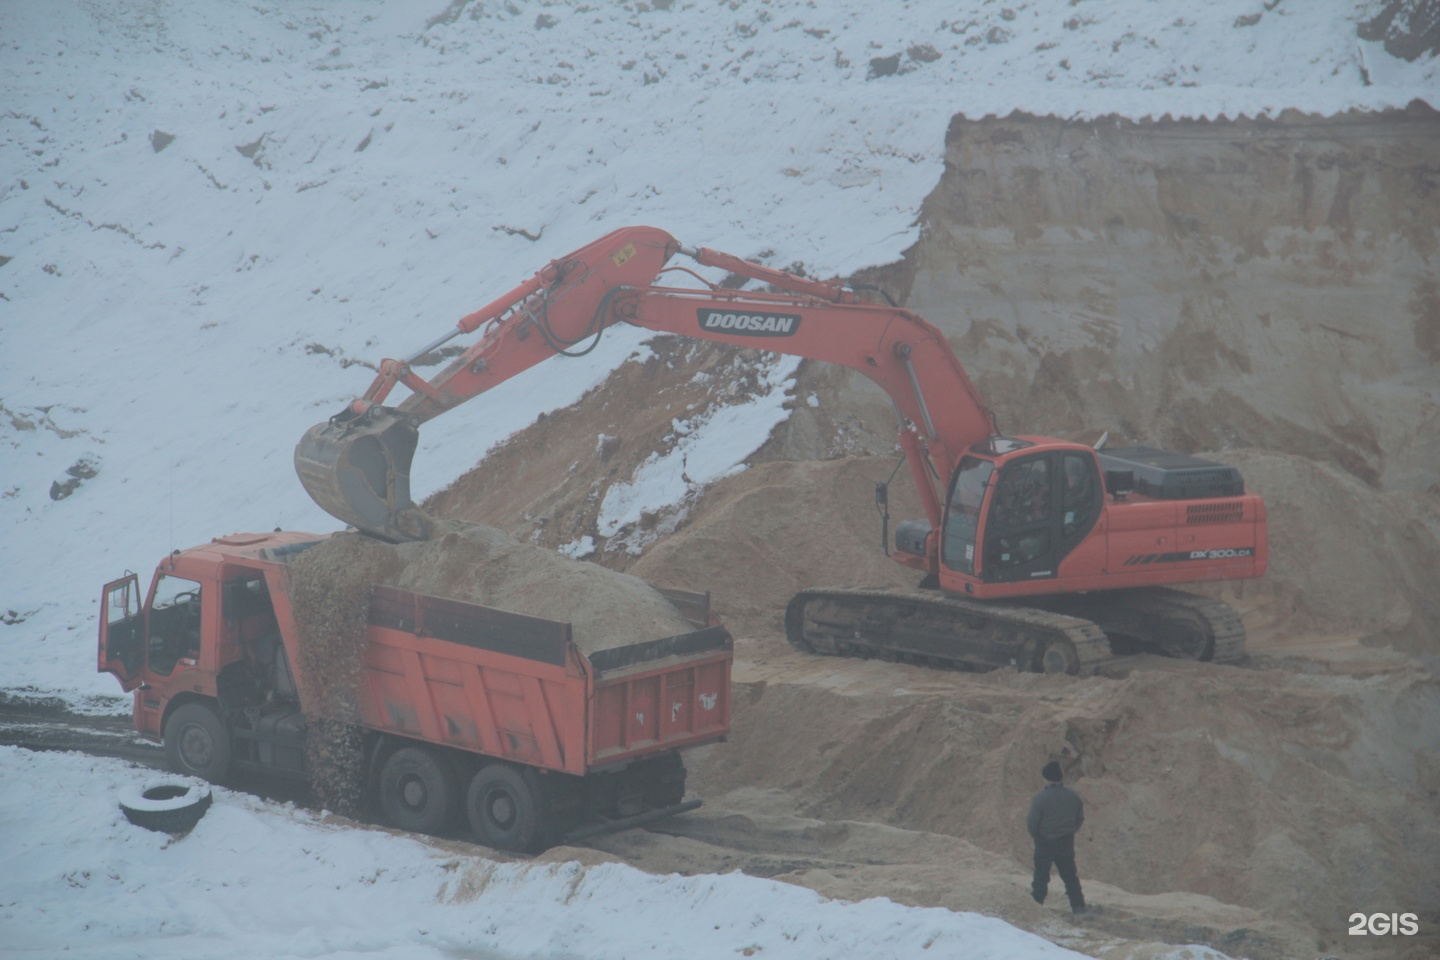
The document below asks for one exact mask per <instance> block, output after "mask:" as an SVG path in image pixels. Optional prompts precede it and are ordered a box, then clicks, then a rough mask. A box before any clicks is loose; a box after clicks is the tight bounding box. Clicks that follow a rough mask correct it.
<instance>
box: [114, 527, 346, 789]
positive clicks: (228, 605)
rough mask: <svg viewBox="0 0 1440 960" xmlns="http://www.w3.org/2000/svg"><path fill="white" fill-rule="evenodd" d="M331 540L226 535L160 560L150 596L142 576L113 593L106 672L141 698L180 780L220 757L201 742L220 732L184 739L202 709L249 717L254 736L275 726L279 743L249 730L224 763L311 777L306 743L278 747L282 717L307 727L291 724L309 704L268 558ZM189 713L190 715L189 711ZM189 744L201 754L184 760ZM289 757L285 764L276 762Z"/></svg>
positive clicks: (140, 709)
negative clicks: (286, 638)
mask: <svg viewBox="0 0 1440 960" xmlns="http://www.w3.org/2000/svg"><path fill="white" fill-rule="evenodd" d="M324 539H325V538H324V537H320V536H316V535H313V534H301V533H275V534H257V535H249V534H237V535H232V536H229V537H220V538H217V539H215V540H213V541H211V542H210V543H209V544H207V545H205V546H202V547H197V548H193V549H190V550H185V551H179V550H177V551H175V552H174V553H172V554H171V555H170V556H168V557H167V558H165V559H164V560H162V561H161V562H160V564H159V566H158V567H156V569H155V572H154V574H153V576H152V578H151V582H150V585H149V588H148V590H147V591H146V592H144V593H143V594H142V593H141V588H140V580H139V577H138V575H136V574H134V573H127V574H126V575H125V576H123V577H121V578H119V579H117V580H113V581H111V582H110V583H107V584H106V585H105V587H104V589H103V590H102V592H101V597H100V636H99V647H98V662H97V669H98V670H99V671H100V672H102V673H109V674H112V675H113V676H114V677H115V678H116V679H117V680H118V681H119V682H120V687H121V689H122V690H124V691H126V692H132V693H133V694H134V705H133V713H134V722H135V730H136V732H137V733H139V734H140V735H141V736H143V737H146V738H147V739H150V740H154V741H157V742H164V743H165V744H166V748H167V750H168V751H169V752H170V754H171V761H172V763H173V764H174V765H176V766H177V767H179V768H180V769H182V770H183V771H185V772H194V773H199V774H201V775H204V772H205V770H206V769H207V768H208V767H209V766H210V765H211V763H213V761H214V760H215V759H216V757H215V756H214V751H215V750H216V747H215V745H213V744H206V743H204V742H203V741H204V739H205V738H204V737H203V736H201V735H200V734H204V733H207V732H208V733H209V734H211V735H212V737H211V739H214V737H213V734H215V732H216V731H215V730H214V729H213V724H212V729H211V730H209V731H204V730H201V731H196V732H194V734H193V735H192V736H190V737H189V738H188V741H187V738H186V737H185V736H184V731H183V729H181V728H183V727H184V726H185V725H184V724H179V725H177V724H176V723H175V720H174V718H175V717H176V716H177V715H179V716H181V717H182V718H183V717H190V718H192V720H193V718H194V717H196V716H203V715H201V714H200V713H199V711H200V710H205V711H208V712H209V713H210V714H211V715H214V716H216V717H217V718H218V717H219V716H224V715H227V714H230V713H235V712H244V711H246V710H247V708H248V710H249V713H250V717H249V720H250V721H251V722H250V723H249V724H248V725H246V726H247V727H248V729H249V731H250V732H254V730H256V729H265V728H268V729H269V730H270V731H271V733H272V736H268V737H262V738H257V737H254V736H249V737H247V736H245V735H244V734H243V733H242V734H241V736H240V737H239V738H238V739H237V740H236V742H235V744H234V746H235V748H236V749H234V750H227V751H226V753H225V759H227V760H228V761H231V762H232V764H234V765H239V766H244V765H246V764H247V763H256V764H258V765H262V766H264V767H265V768H266V769H267V770H276V771H277V772H281V773H289V774H292V775H299V774H301V773H303V763H302V762H301V750H300V746H299V741H298V740H297V736H298V734H292V735H290V736H282V737H281V738H280V743H279V744H278V745H277V742H276V739H275V737H274V736H273V733H274V732H275V731H277V730H279V729H281V728H283V727H285V726H286V724H284V723H281V722H280V721H281V720H282V719H283V718H291V720H290V723H289V726H290V727H292V728H294V727H298V726H299V724H298V723H297V722H296V721H295V719H294V718H296V717H298V715H299V713H300V706H299V697H298V692H297V689H296V684H295V678H294V673H293V671H292V669H291V666H290V663H289V658H288V656H287V653H286V649H285V645H284V643H283V642H282V638H281V628H280V623H279V619H278V616H277V611H276V605H275V603H274V601H273V599H272V594H271V587H272V585H271V583H270V582H269V579H268V578H273V577H275V576H276V575H277V571H276V570H275V569H274V565H273V564H266V563H262V562H260V560H261V557H262V556H273V555H274V554H276V553H277V552H290V553H293V552H298V551H299V550H301V549H304V548H305V547H307V546H310V545H313V544H315V543H319V542H321V541H322V540H324ZM255 548H261V549H263V551H264V553H263V554H262V553H261V552H260V551H259V550H257V549H255ZM280 592H282V593H283V590H282V591H280ZM281 612H282V613H286V612H288V611H285V610H283V609H282V611H281ZM187 705H192V708H191V709H189V710H185V711H184V712H183V713H182V708H184V707H186V706H187ZM204 720H205V721H206V722H207V723H208V722H209V718H208V717H204ZM167 726H169V727H170V728H171V729H169V730H167ZM225 739H226V740H227V742H228V741H229V739H230V738H229V737H226V738H225ZM242 741H243V742H242ZM187 743H188V746H189V747H191V748H193V752H191V753H186V747H187ZM277 746H278V749H277ZM282 757H283V758H284V759H285V761H286V762H279V763H277V762H276V761H277V760H279V759H281V758H282ZM207 760H209V761H210V762H208V763H207ZM262 761H263V762H262ZM229 765H231V764H227V766H229ZM217 779H218V778H217Z"/></svg>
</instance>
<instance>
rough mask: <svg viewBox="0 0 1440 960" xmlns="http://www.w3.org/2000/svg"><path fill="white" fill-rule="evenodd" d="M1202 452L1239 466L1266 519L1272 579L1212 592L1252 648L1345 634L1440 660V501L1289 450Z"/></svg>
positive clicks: (1242, 583)
mask: <svg viewBox="0 0 1440 960" xmlns="http://www.w3.org/2000/svg"><path fill="white" fill-rule="evenodd" d="M1204 456H1207V457H1211V458H1212V459H1215V460H1219V461H1222V462H1224V463H1228V464H1233V465H1234V466H1236V467H1239V468H1240V472H1241V474H1242V475H1243V476H1244V477H1245V484H1246V487H1247V489H1249V490H1251V491H1253V492H1255V493H1258V494H1260V496H1261V497H1262V498H1263V499H1264V500H1265V506H1266V511H1267V513H1268V516H1269V525H1270V569H1269V571H1268V572H1267V574H1266V575H1265V577H1264V578H1263V579H1262V580H1259V581H1249V582H1236V583H1233V584H1226V585H1225V586H1224V587H1222V588H1216V589H1215V590H1214V592H1216V594H1217V595H1218V596H1222V597H1224V598H1225V599H1226V600H1228V601H1230V602H1231V603H1232V604H1234V605H1235V606H1236V607H1237V608H1238V609H1240V611H1241V612H1242V614H1244V616H1245V619H1246V627H1247V629H1248V630H1249V631H1250V634H1251V638H1252V643H1251V648H1252V649H1260V648H1263V647H1264V646H1265V645H1266V644H1267V643H1268V642H1269V641H1271V640H1282V641H1283V640H1285V639H1288V638H1291V637H1296V636H1305V635H1326V634H1346V635H1351V636H1355V637H1358V638H1360V639H1362V640H1363V641H1364V642H1365V643H1367V644H1384V645H1388V646H1393V647H1395V648H1396V649H1399V650H1404V651H1406V652H1408V653H1415V654H1422V655H1428V656H1440V595H1437V594H1436V591H1435V570H1437V569H1440V502H1437V501H1436V499H1435V498H1434V497H1432V496H1429V495H1428V494H1423V493H1422V494H1410V493H1385V492H1382V491H1379V490H1376V489H1375V488H1373V487H1371V486H1368V485H1367V484H1365V483H1362V482H1361V481H1359V480H1357V479H1355V478H1354V477H1353V476H1350V475H1349V474H1347V473H1344V472H1343V471H1341V470H1339V469H1337V468H1336V467H1332V466H1329V465H1327V464H1323V463H1317V462H1315V461H1312V460H1307V459H1304V458H1302V457H1296V456H1291V455H1289V454H1283V453H1269V452H1264V451H1259V450H1230V451H1225V452H1224V453H1215V454H1204ZM1196 589H1199V588H1196Z"/></svg>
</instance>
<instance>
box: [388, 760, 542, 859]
mask: <svg viewBox="0 0 1440 960" xmlns="http://www.w3.org/2000/svg"><path fill="white" fill-rule="evenodd" d="M378 792H379V799H380V810H381V813H382V814H383V815H384V818H385V821H386V822H387V823H389V824H391V825H392V826H395V827H398V828H400V829H401V830H411V831H415V832H417V833H443V832H444V831H445V830H446V829H448V828H449V827H450V826H451V824H452V823H453V822H454V820H455V819H456V817H457V816H458V814H459V811H460V810H461V809H462V808H463V809H464V811H465V815H466V818H467V819H468V820H469V823H470V830H471V832H472V833H473V834H474V836H475V838H476V839H477V840H479V841H480V842H481V843H483V844H485V845H486V846H490V847H495V848H496V849H499V850H514V851H522V852H523V851H530V850H533V849H534V848H535V846H536V844H537V841H538V840H539V839H540V835H541V831H540V803H539V796H540V790H539V783H538V782H537V778H536V776H535V774H534V773H533V772H532V771H530V770H528V769H525V768H519V767H515V766H512V765H510V764H507V763H500V762H493V763H487V764H485V765H484V766H482V767H480V769H479V770H477V771H476V772H475V773H474V775H473V776H471V777H470V781H469V784H468V787H467V789H466V790H465V793H464V796H463V797H462V796H461V792H460V778H459V776H458V775H457V772H456V770H455V767H454V765H453V764H451V763H450V761H449V759H448V758H447V757H445V756H443V755H441V754H439V753H438V752H437V751H433V750H429V749H426V748H424V747H401V748H400V749H398V750H396V751H395V752H394V753H392V754H390V756H389V757H387V758H386V760H385V762H384V764H383V765H382V767H381V770H380V781H379V789H378Z"/></svg>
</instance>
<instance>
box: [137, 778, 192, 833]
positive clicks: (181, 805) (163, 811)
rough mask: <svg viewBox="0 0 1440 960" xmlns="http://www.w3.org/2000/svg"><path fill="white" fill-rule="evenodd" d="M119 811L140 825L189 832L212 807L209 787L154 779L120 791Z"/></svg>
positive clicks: (166, 830)
mask: <svg viewBox="0 0 1440 960" xmlns="http://www.w3.org/2000/svg"><path fill="white" fill-rule="evenodd" d="M119 799H120V812H121V813H123V814H125V819H126V820H129V821H130V822H131V823H133V824H135V826H137V827H144V828H145V829H146V830H155V831H157V832H159V833H188V832H189V831H190V830H192V829H194V827H195V824H197V823H199V822H200V818H201V817H203V816H205V811H206V810H209V809H210V799H211V798H210V788H209V787H207V786H205V785H204V784H201V783H194V782H188V781H181V780H151V781H149V782H147V783H142V784H137V785H135V786H129V787H126V788H124V789H123V790H121V791H120V798H119Z"/></svg>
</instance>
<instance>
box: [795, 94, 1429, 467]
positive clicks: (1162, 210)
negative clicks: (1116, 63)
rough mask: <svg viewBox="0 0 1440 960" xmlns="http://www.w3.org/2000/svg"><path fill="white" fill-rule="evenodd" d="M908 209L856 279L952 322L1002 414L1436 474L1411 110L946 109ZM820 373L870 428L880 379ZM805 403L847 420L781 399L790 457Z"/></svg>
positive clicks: (1021, 425) (1417, 114)
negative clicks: (937, 157) (896, 246)
mask: <svg viewBox="0 0 1440 960" xmlns="http://www.w3.org/2000/svg"><path fill="white" fill-rule="evenodd" d="M920 222H921V224H922V234H921V239H920V240H919V242H918V243H916V245H915V246H914V247H913V248H912V249H911V250H910V251H909V252H908V253H907V256H906V259H905V261H904V262H903V263H901V264H897V265H895V266H893V267H891V268H887V269H885V270H881V271H879V272H878V276H877V279H879V280H880V281H881V282H882V283H885V284H886V285H887V286H889V287H891V289H892V292H893V293H897V294H899V295H901V296H902V297H904V299H903V301H902V302H904V304H905V305H906V306H907V307H909V308H910V309H912V310H915V311H917V312H918V313H920V314H921V315H922V316H924V317H926V319H928V320H930V321H931V322H932V323H934V324H936V325H937V326H939V327H940V328H941V329H942V330H944V331H945V333H946V334H947V335H948V336H949V337H950V338H951V342H952V343H953V344H954V345H955V347H956V349H957V352H958V353H959V355H960V358H961V361H962V362H963V363H964V364H965V366H966V368H967V369H968V370H969V372H970V374H971V376H972V377H973V379H974V380H975V381H976V383H977V385H978V387H979V388H980V391H981V394H982V395H983V396H985V397H986V398H987V400H988V402H989V403H990V404H991V406H992V407H993V409H994V410H995V411H996V413H997V414H998V415H999V419H1000V426H1001V429H1002V430H1005V431H1007V432H1012V433H1051V434H1057V435H1065V434H1067V433H1069V432H1075V431H1082V430H1087V429H1091V428H1093V429H1094V430H1096V431H1098V430H1102V429H1107V430H1110V431H1112V433H1114V434H1116V435H1117V436H1120V437H1122V438H1125V439H1131V440H1140V441H1144V442H1147V443H1151V444H1154V445H1160V446H1167V447H1171V448H1174V449H1179V450H1182V451H1192V452H1193V451H1200V450H1221V449H1226V448H1230V447H1241V446H1245V447H1256V448H1259V449H1266V450H1272V451H1278V452H1284V453H1291V454H1298V455H1300V456H1304V457H1309V458H1312V459H1317V460H1323V461H1326V462H1329V463H1334V464H1336V465H1338V466H1340V467H1342V468H1343V469H1345V470H1346V471H1348V472H1350V473H1352V474H1354V475H1355V476H1356V477H1358V478H1360V479H1362V480H1364V481H1366V482H1367V483H1371V484H1372V485H1377V486H1380V487H1382V488H1384V489H1387V490H1397V491H1426V490H1429V491H1432V492H1435V493H1440V472H1437V469H1436V464H1437V463H1440V280H1437V277H1440V114H1437V113H1436V112H1435V111H1434V110H1432V109H1430V108H1429V107H1426V106H1423V105H1416V106H1413V107H1412V108H1411V109H1409V110H1407V111H1391V112H1387V113H1382V114H1353V115H1346V116H1339V117H1328V118H1320V117H1308V116H1297V115H1291V114H1286V115H1284V116H1282V117H1281V118H1280V119H1275V120H1268V119H1267V120H1248V119H1247V120H1234V121H1230V120H1218V121H1213V122H1205V121H1175V120H1169V119H1167V120H1163V121H1158V122H1143V123H1136V122H1132V121H1128V120H1119V119H1115V118H1109V119H1103V120H1096V121H1086V122H1072V121H1065V120H1059V119H1054V118H1035V117H1028V116H1018V115H1016V116H1011V117H1008V118H1004V119H995V118H987V119H984V120H978V121H972V120H964V119H960V118H957V119H956V120H955V121H954V122H953V123H952V124H951V127H950V132H949V136H948V138H947V150H946V169H945V173H944V175H943V177H942V178H941V181H940V183H939V184H938V185H937V186H936V188H935V190H934V191H933V192H932V193H931V195H930V196H929V198H928V199H927V200H926V201H925V204H924V207H923V209H922V210H921V213H920ZM817 376H821V377H826V378H830V379H835V378H836V375H835V374H834V373H833V372H830V371H827V372H826V373H824V374H818V375H817ZM839 379H841V380H843V381H844V388H843V389H842V390H840V391H837V392H836V396H835V400H836V402H838V403H840V404H842V405H844V406H845V407H847V408H848V409H849V410H851V411H854V413H855V418H856V419H859V420H862V421H864V422H865V423H866V424H868V425H869V426H870V427H871V429H872V430H873V431H874V432H875V434H876V436H880V437H884V436H885V435H886V434H887V433H888V432H889V427H890V420H891V418H890V417H889V414H888V404H887V403H885V402H884V398H883V397H881V396H879V395H878V391H876V390H874V389H873V388H872V387H870V385H869V384H868V383H866V382H864V381H863V380H862V379H861V378H859V377H858V376H854V375H849V374H847V375H845V376H843V377H840V378H839ZM822 406H823V404H822ZM821 415H823V416H827V417H828V418H830V419H831V420H833V421H841V420H844V419H845V417H844V415H843V414H842V413H841V412H840V411H839V410H837V409H835V408H834V406H833V404H832V406H831V409H829V410H826V411H825V412H824V414H819V413H816V414H812V413H809V412H807V411H806V410H798V411H797V413H796V416H795V417H794V418H792V419H793V420H795V421H796V422H795V423H794V424H793V425H792V426H791V427H790V428H789V429H790V435H791V438H792V439H793V440H795V441H796V442H797V443H798V442H799V441H800V440H802V439H808V440H810V443H809V444H806V445H805V446H808V447H809V448H810V449H809V450H808V451H807V450H806V449H805V448H804V446H802V447H800V448H799V449H796V450H794V451H793V452H792V453H791V455H795V454H797V453H798V454H799V455H817V453H818V452H819V451H818V448H817V447H816V444H817V443H822V442H823V440H824V438H823V437H821V438H815V437H813V436H812V434H813V432H814V431H811V430H809V429H808V427H807V422H808V420H809V419H811V418H813V417H815V416H821ZM782 455H783V454H782Z"/></svg>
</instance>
